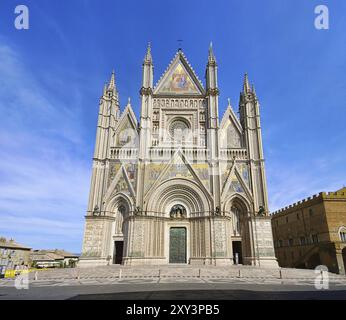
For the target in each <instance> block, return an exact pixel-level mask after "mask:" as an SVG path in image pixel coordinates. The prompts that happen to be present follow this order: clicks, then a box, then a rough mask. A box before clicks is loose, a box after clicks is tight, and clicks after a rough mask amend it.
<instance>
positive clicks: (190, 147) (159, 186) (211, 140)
mask: <svg viewBox="0 0 346 320" xmlns="http://www.w3.org/2000/svg"><path fill="white" fill-rule="evenodd" d="M140 101H141V105H140V120H139V121H137V119H136V116H135V114H134V112H133V109H132V106H131V102H130V100H129V101H128V104H127V106H126V107H125V109H124V110H123V111H122V112H121V110H120V105H119V94H118V90H117V87H116V81H115V75H114V72H113V74H112V77H111V80H110V82H109V83H108V84H107V85H106V86H105V88H104V91H103V95H102V97H101V99H100V105H99V115H98V124H97V134H96V144H95V153H94V158H93V172H92V179H91V188H90V197H89V204H88V209H87V214H86V223H85V231H84V241H83V249H82V256H81V260H80V266H84V265H102V264H110V263H115V264H120V263H122V264H126V265H141V264H152V265H154V264H169V263H171V264H178V263H180V264H213V265H220V264H221V265H223V264H224V265H230V264H233V263H234V262H238V263H243V264H248V265H261V266H277V262H276V259H275V257H274V248H273V239H272V234H271V225H270V217H268V199H267V187H266V175H265V168H264V156H263V147H262V136H261V124H260V105H259V102H258V98H257V95H256V92H255V89H254V87H253V86H252V87H251V86H250V84H249V80H248V77H247V75H245V79H244V83H243V88H242V91H241V93H240V102H239V115H240V117H239V118H238V116H237V115H236V113H235V112H234V110H233V109H232V107H231V105H230V103H228V106H225V107H226V111H225V113H224V115H223V117H222V118H221V121H220V120H219V89H218V76H217V63H216V58H215V55H214V52H213V49H212V46H210V49H209V55H208V62H207V66H206V70H205V83H204V84H202V82H201V81H200V80H199V79H198V77H197V75H196V73H195V71H194V70H193V69H192V67H191V65H190V63H189V62H188V60H187V58H186V57H185V55H184V53H183V52H182V50H181V49H179V50H178V51H177V52H176V54H175V56H174V58H173V59H172V61H171V63H170V64H169V66H168V68H167V69H166V71H165V72H164V73H163V74H162V76H161V78H160V79H159V81H158V82H157V84H156V85H155V86H154V64H153V59H152V54H151V48H150V46H149V47H148V49H147V52H146V55H145V58H144V62H143V78H142V85H141V89H140Z"/></svg>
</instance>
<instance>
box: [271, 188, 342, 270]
mask: <svg viewBox="0 0 346 320" xmlns="http://www.w3.org/2000/svg"><path fill="white" fill-rule="evenodd" d="M272 229H273V237H274V248H275V254H276V257H277V259H278V262H279V265H280V266H281V267H290V268H308V269H312V268H315V267H316V266H318V265H325V266H327V267H328V268H329V270H330V271H331V272H335V273H341V274H345V266H346V188H345V187H344V188H343V189H341V190H338V191H336V192H328V193H326V192H321V193H319V194H318V195H314V196H313V197H309V198H307V199H304V200H302V201H299V202H297V203H295V204H293V205H290V206H288V207H286V208H283V209H281V210H278V211H277V212H274V213H273V214H272Z"/></svg>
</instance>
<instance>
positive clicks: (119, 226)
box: [107, 193, 132, 264]
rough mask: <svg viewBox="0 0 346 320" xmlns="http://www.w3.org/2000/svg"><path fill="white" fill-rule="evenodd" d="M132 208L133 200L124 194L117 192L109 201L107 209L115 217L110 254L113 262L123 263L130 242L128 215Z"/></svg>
mask: <svg viewBox="0 0 346 320" xmlns="http://www.w3.org/2000/svg"><path fill="white" fill-rule="evenodd" d="M131 210H132V201H131V199H129V198H128V197H127V195H124V194H121V193H120V194H117V195H116V196H115V197H114V198H113V199H112V200H111V201H110V203H109V205H108V207H107V211H108V213H109V215H110V216H113V217H114V222H113V225H112V228H111V239H110V241H111V244H110V246H109V247H110V254H109V256H110V257H111V260H112V263H113V264H122V262H123V257H124V256H125V255H126V252H125V248H126V247H127V243H128V239H127V238H128V217H129V215H130V211H131Z"/></svg>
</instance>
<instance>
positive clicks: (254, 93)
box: [251, 84, 257, 97]
mask: <svg viewBox="0 0 346 320" xmlns="http://www.w3.org/2000/svg"><path fill="white" fill-rule="evenodd" d="M251 90H252V93H253V95H254V96H255V97H257V94H256V89H255V85H254V84H252V88H251Z"/></svg>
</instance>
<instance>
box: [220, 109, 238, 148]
mask: <svg viewBox="0 0 346 320" xmlns="http://www.w3.org/2000/svg"><path fill="white" fill-rule="evenodd" d="M220 129H221V130H220V135H221V139H220V141H221V147H222V148H241V146H242V126H241V124H240V122H239V119H238V118H237V116H236V115H235V113H234V111H233V109H232V107H231V105H230V104H229V105H228V107H227V109H226V111H225V114H224V116H223V118H222V121H221V126H220Z"/></svg>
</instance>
